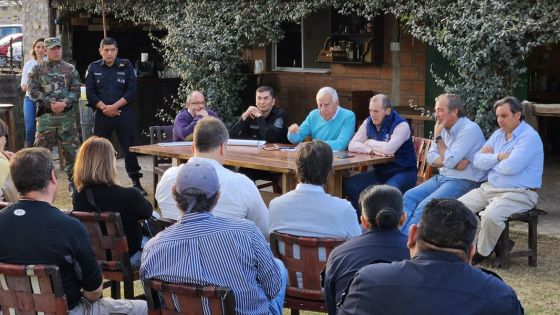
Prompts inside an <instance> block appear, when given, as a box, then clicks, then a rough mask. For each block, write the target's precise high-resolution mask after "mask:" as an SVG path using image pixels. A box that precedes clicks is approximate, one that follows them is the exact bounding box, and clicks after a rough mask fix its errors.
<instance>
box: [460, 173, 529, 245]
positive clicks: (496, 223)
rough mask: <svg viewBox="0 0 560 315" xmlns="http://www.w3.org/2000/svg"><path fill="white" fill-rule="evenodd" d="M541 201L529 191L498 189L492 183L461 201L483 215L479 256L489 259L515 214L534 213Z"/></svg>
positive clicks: (478, 239)
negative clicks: (510, 218) (507, 221)
mask: <svg viewBox="0 0 560 315" xmlns="http://www.w3.org/2000/svg"><path fill="white" fill-rule="evenodd" d="M538 198H539V196H538V194H537V193H536V192H534V191H532V190H529V189H524V188H494V187H493V186H492V185H490V183H488V182H485V183H483V184H482V185H480V188H477V189H473V190H471V191H470V192H468V193H466V194H465V195H463V196H462V197H461V198H459V199H458V200H459V201H461V202H462V203H464V204H465V206H467V207H468V208H469V209H470V210H471V211H472V212H474V213H478V212H480V221H481V222H480V224H479V231H478V233H477V238H475V244H476V247H477V251H478V253H479V254H480V255H482V256H489V255H490V254H491V253H492V251H493V250H494V247H495V246H496V243H497V242H498V239H499V238H500V235H501V234H502V231H503V230H504V228H505V226H506V224H505V222H506V220H507V219H508V218H509V217H510V216H511V215H512V214H515V213H521V212H525V211H528V210H531V209H532V208H533V207H535V206H536V205H537V200H538ZM482 210H483V211H482Z"/></svg>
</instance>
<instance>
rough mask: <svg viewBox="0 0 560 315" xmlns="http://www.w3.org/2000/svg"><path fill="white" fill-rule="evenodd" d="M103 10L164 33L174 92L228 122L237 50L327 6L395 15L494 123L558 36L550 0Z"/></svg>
mask: <svg viewBox="0 0 560 315" xmlns="http://www.w3.org/2000/svg"><path fill="white" fill-rule="evenodd" d="M53 2H54V3H55V5H57V6H59V7H60V8H61V9H77V8H85V9H87V10H90V11H92V12H96V13H100V12H101V1H99V0H53ZM103 4H104V6H105V7H106V8H107V10H108V12H111V13H112V14H114V15H116V16H118V17H122V18H127V19H131V20H133V21H135V22H138V23H149V24H151V25H154V26H157V27H162V28H165V29H167V31H168V35H167V36H166V37H165V38H163V39H162V40H161V41H160V44H161V46H162V47H163V49H164V56H165V59H166V62H167V64H168V65H170V66H172V67H173V68H175V69H176V70H177V71H178V72H179V74H180V76H181V78H182V86H181V89H180V94H181V95H182V96H184V95H185V94H186V93H187V91H190V90H192V89H202V90H204V92H205V94H206V95H207V99H208V103H209V105H210V106H212V107H214V108H216V109H217V110H218V111H219V112H220V113H221V114H222V115H223V116H224V117H226V118H227V119H228V120H230V121H231V119H232V113H233V112H234V111H235V110H236V109H237V108H238V106H239V105H240V100H239V92H240V91H241V90H242V89H243V88H244V79H245V76H244V75H243V74H242V73H241V72H240V71H239V66H240V62H241V61H240V58H239V56H240V51H241V50H242V49H243V48H245V47H249V46H262V45H266V44H268V43H271V42H273V41H275V40H278V39H280V38H281V37H282V33H281V28H280V25H281V23H282V22H283V21H287V20H293V21H299V19H300V18H301V17H303V16H305V15H307V14H309V13H311V12H313V11H314V10H317V9H319V8H321V7H325V6H333V7H334V8H336V9H337V10H339V11H340V12H341V13H357V14H360V15H363V16H366V17H371V16H374V15H376V14H379V13H390V14H393V15H395V16H396V17H397V18H398V19H399V20H400V21H401V22H402V25H403V27H404V28H405V29H406V30H407V31H408V32H410V33H411V34H412V36H413V37H415V38H417V39H419V40H421V41H423V42H426V43H428V44H430V45H432V46H434V47H435V48H436V49H437V50H438V51H439V52H440V53H441V54H442V55H443V56H444V57H445V58H446V59H447V60H448V61H449V63H450V65H451V67H452V69H451V72H450V73H446V74H444V75H440V76H438V75H437V74H434V75H435V77H436V82H437V84H438V85H439V86H441V87H442V88H444V89H445V90H446V91H449V92H455V93H458V94H460V95H462V96H463V98H464V99H465V100H466V104H467V110H468V113H469V116H471V117H473V118H475V120H476V121H477V122H478V123H479V124H480V125H481V127H482V128H483V130H485V131H486V132H487V133H488V132H490V131H491V130H492V129H494V125H495V123H494V121H495V119H494V115H493V113H492V111H491V108H492V104H493V102H494V101H495V100H496V99H498V98H501V97H503V96H505V95H508V94H511V93H512V91H513V88H515V87H516V86H519V85H520V84H522V83H523V77H524V74H525V72H526V68H525V65H524V62H525V60H526V58H527V57H528V56H529V54H530V52H531V50H532V49H533V48H535V47H537V46H541V45H544V44H548V43H557V42H559V41H560V6H559V5H558V2H557V0H537V1H514V0H463V1H452V0H423V1H417V0H416V1H414V0H408V1H407V0H386V1H383V0H346V1H344V0H309V1H301V2H295V1H285V0H268V1H264V0H260V1H259V0H238V1H200V0H199V1H193V0H162V1H159V2H153V1H151V0H135V1H133V0H122V1H115V0H107V1H105V2H104V3H103Z"/></svg>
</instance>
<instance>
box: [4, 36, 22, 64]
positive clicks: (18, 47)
mask: <svg viewBox="0 0 560 315" xmlns="http://www.w3.org/2000/svg"><path fill="white" fill-rule="evenodd" d="M22 46H23V42H15V43H13V44H12V51H13V60H12V64H13V66H14V67H15V68H21V63H22V62H23V50H22ZM11 57H12V54H10V50H9V49H8V53H7V54H6V58H5V60H6V62H5V65H6V66H9V65H10V58H11ZM0 58H2V59H4V57H3V56H0ZM1 63H2V61H0V64H1Z"/></svg>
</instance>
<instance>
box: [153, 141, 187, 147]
mask: <svg viewBox="0 0 560 315" xmlns="http://www.w3.org/2000/svg"><path fill="white" fill-rule="evenodd" d="M158 144H159V145H161V146H162V147H181V146H187V145H192V141H179V142H160V143H158Z"/></svg>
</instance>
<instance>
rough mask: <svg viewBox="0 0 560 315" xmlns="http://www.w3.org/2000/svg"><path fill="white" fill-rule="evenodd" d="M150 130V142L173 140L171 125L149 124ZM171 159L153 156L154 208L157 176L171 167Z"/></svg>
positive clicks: (155, 204) (155, 206) (155, 205)
mask: <svg viewBox="0 0 560 315" xmlns="http://www.w3.org/2000/svg"><path fill="white" fill-rule="evenodd" d="M149 132H150V144H156V143H162V142H172V141H173V125H169V126H151V127H150V129H149ZM171 162H172V161H171V159H170V158H164V157H160V156H157V155H154V157H153V169H152V170H153V174H154V176H153V177H154V180H153V189H154V208H157V200H156V198H155V195H156V186H157V183H158V178H159V176H163V173H165V171H167V169H168V168H170V167H171V165H172V164H171Z"/></svg>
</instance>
